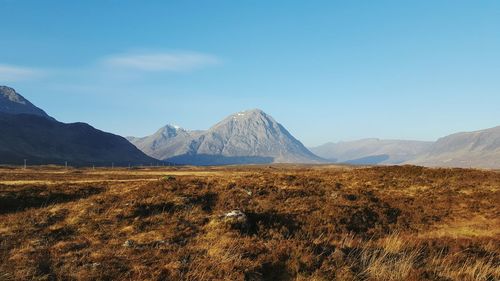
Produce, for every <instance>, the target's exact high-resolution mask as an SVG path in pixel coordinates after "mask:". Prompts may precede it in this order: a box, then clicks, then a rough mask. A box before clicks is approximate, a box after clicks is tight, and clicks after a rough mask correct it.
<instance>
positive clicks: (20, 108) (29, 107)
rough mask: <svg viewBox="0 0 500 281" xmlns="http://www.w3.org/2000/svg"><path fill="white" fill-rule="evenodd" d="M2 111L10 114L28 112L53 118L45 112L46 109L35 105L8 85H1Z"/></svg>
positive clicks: (0, 100) (0, 99)
mask: <svg viewBox="0 0 500 281" xmlns="http://www.w3.org/2000/svg"><path fill="white" fill-rule="evenodd" d="M0 112H3V113H9V114H21V113H26V114H32V115H38V116H42V117H45V118H52V117H50V116H49V115H48V114H47V113H45V111H43V110H42V109H40V108H38V107H36V106H34V105H33V104H32V103H31V102H29V101H28V100H27V99H25V98H24V97H23V96H21V95H20V94H18V93H17V92H16V90H14V89H13V88H10V87H7V86H0Z"/></svg>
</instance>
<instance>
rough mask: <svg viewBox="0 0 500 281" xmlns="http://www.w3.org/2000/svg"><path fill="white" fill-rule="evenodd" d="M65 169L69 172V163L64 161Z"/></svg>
mask: <svg viewBox="0 0 500 281" xmlns="http://www.w3.org/2000/svg"><path fill="white" fill-rule="evenodd" d="M64 168H65V169H66V170H67V169H68V161H64Z"/></svg>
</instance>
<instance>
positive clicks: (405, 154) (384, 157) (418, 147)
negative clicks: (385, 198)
mask: <svg viewBox="0 0 500 281" xmlns="http://www.w3.org/2000/svg"><path fill="white" fill-rule="evenodd" d="M431 144H432V142H426V141H411V140H380V139H375V138H370V139H361V140H356V141H346V142H338V143H332V142H330V143H326V144H324V145H321V146H317V147H312V148H310V150H311V151H312V152H313V153H315V154H316V155H318V156H320V157H322V158H326V159H329V160H331V161H335V162H341V163H349V164H368V165H371V164H399V163H403V162H406V161H408V160H410V159H414V158H415V157H417V156H418V155H420V154H422V153H423V152H425V151H426V150H427V149H428V148H429V147H430V146H431Z"/></svg>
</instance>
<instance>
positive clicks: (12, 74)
mask: <svg viewBox="0 0 500 281" xmlns="http://www.w3.org/2000/svg"><path fill="white" fill-rule="evenodd" d="M43 73H44V72H43V71H42V70H40V69H37V68H31V67H22V66H15V65H8V64H0V82H16V81H21V80H29V79H34V78H39V77H40V76H42V75H43Z"/></svg>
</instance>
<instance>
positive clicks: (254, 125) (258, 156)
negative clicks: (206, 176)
mask: <svg viewBox="0 0 500 281" xmlns="http://www.w3.org/2000/svg"><path fill="white" fill-rule="evenodd" d="M129 140H130V141H131V142H132V143H133V144H134V145H136V146H137V147H138V148H139V149H141V150H142V151H143V152H144V153H146V154H148V155H150V156H151V157H155V158H157V159H162V160H167V161H170V162H174V163H179V164H196V165H217V164H248V163H321V162H323V159H321V158H319V157H318V156H316V155H314V154H313V153H312V152H310V151H309V150H308V149H307V148H306V147H304V145H303V144H302V143H301V142H300V141H298V140H297V139H295V138H294V137H293V136H292V135H291V134H290V133H289V132H288V131H287V130H286V129H285V128H284V127H283V126H282V125H281V124H279V123H278V122H276V121H275V120H274V119H273V118H272V117H271V116H269V115H267V114H266V113H264V112H263V111H262V110H259V109H254V110H248V111H244V112H239V113H236V114H233V115H230V116H229V117H227V118H225V119H224V120H222V121H221V122H219V123H217V124H215V125H214V126H212V127H211V128H210V129H208V130H206V131H187V130H184V129H180V128H174V127H172V126H166V127H164V128H162V129H160V130H158V131H157V132H156V133H155V134H153V135H151V136H148V137H144V138H129Z"/></svg>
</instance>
